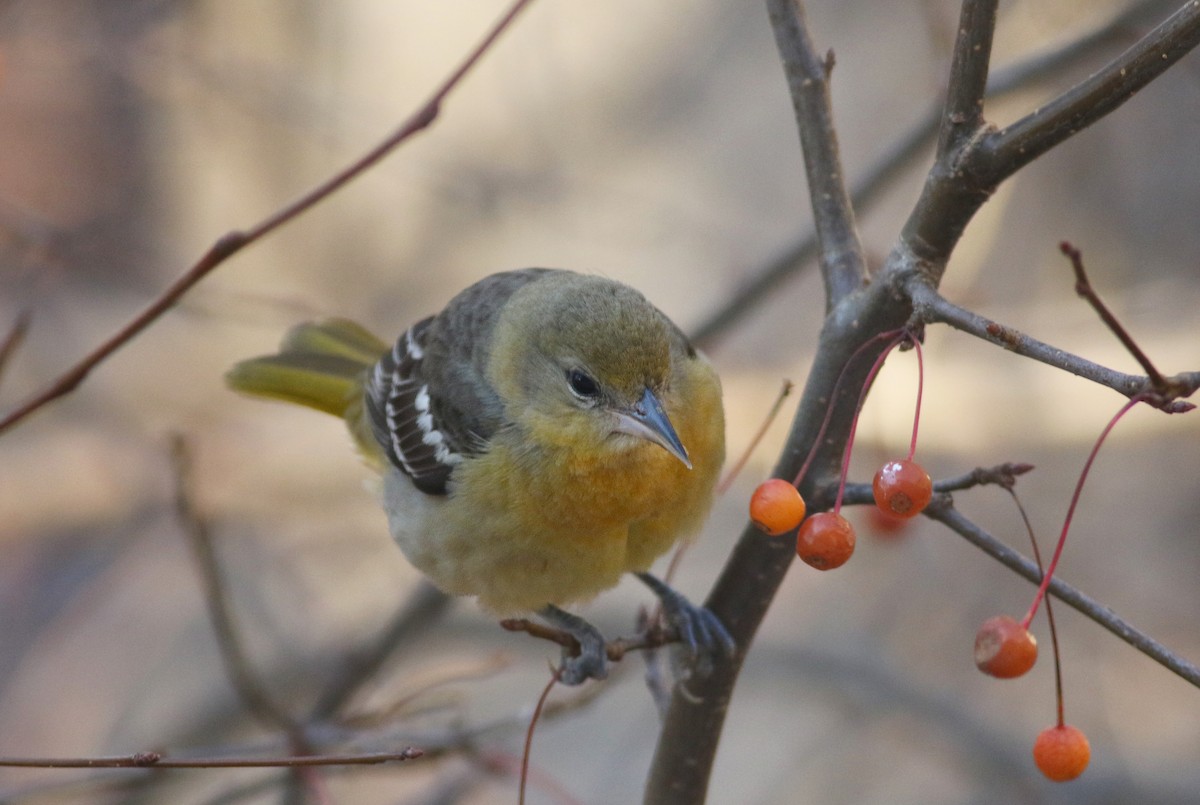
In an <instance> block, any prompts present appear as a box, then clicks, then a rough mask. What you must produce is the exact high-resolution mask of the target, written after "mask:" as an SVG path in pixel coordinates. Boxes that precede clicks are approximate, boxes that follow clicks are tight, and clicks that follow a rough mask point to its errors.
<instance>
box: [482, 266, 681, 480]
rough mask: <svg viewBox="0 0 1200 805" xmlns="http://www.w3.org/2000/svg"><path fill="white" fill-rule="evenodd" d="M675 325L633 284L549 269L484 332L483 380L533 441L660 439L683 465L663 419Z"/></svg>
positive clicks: (628, 443)
mask: <svg viewBox="0 0 1200 805" xmlns="http://www.w3.org/2000/svg"><path fill="white" fill-rule="evenodd" d="M678 341H679V336H678V334H677V333H676V331H675V330H674V326H673V325H672V324H671V323H670V322H669V321H668V320H667V319H666V317H665V316H664V315H663V314H662V313H661V312H659V310H658V309H657V308H655V307H654V306H653V305H651V304H650V303H649V302H648V301H647V300H646V298H645V297H643V296H642V295H641V294H640V293H638V292H637V291H635V290H634V289H632V288H630V287H628V286H626V285H622V284H620V283H617V282H614V281H612V280H608V279H604V278H602V277H594V276H587V275H581V274H571V273H566V272H564V273H562V274H557V273H556V274H552V275H548V276H546V277H544V278H542V279H539V280H538V281H536V282H532V283H530V284H529V285H527V286H525V287H524V288H522V289H521V290H520V291H518V292H517V293H516V294H514V295H513V297H512V299H511V300H509V302H508V304H507V305H506V306H505V310H504V313H503V315H502V317H501V319H500V321H499V323H498V324H497V327H496V331H495V334H494V339H493V353H492V361H491V366H492V367H493V377H492V378H491V379H492V382H493V384H494V386H495V388H496V389H497V391H499V392H500V394H501V397H503V398H504V399H505V401H506V404H507V405H508V406H509V407H510V412H511V414H510V415H511V417H512V418H513V419H514V421H517V422H520V423H521V424H522V425H524V426H526V427H528V428H529V429H530V430H531V431H532V433H533V435H534V436H535V438H536V439H537V440H538V441H541V442H543V443H547V444H554V445H556V446H576V447H581V448H583V449H607V450H612V449H616V450H618V451H622V452H624V451H625V450H628V449H633V448H636V447H637V446H638V445H640V444H646V443H652V444H655V445H658V446H659V447H662V448H663V449H664V450H666V451H667V452H668V453H670V454H671V455H673V456H675V458H677V459H679V461H681V462H683V464H684V465H685V466H687V467H688V468H689V469H690V468H691V466H692V464H691V461H690V459H689V458H688V454H687V450H686V448H685V447H684V445H683V443H682V442H681V441H680V439H679V436H678V435H677V434H676V432H675V427H674V426H673V425H672V423H671V418H670V411H671V410H672V408H673V405H674V403H675V398H674V397H672V396H671V380H672V373H673V372H674V371H677V368H678V367H676V366H674V365H673V362H674V361H678V360H681V359H683V357H684V356H683V355H682V354H676V353H681V347H680V346H679V344H678Z"/></svg>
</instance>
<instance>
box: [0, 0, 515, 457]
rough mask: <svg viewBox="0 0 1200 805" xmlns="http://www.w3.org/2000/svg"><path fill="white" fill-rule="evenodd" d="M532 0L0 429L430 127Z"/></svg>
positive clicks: (212, 250)
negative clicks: (362, 143)
mask: <svg viewBox="0 0 1200 805" xmlns="http://www.w3.org/2000/svg"><path fill="white" fill-rule="evenodd" d="M531 1H532V0H514V2H513V4H512V6H511V7H509V9H508V11H507V12H505V14H504V15H503V16H502V17H501V18H500V20H499V21H498V22H497V23H496V24H495V25H494V26H493V28H492V29H491V31H489V32H488V34H487V35H486V36H485V37H484V39H483V41H482V42H480V43H479V45H478V46H476V47H475V49H474V50H472V51H471V52H470V53H469V54H467V56H466V57H465V58H464V59H463V60H462V62H461V63H460V64H459V65H458V67H457V68H456V69H455V70H454V72H452V73H451V74H450V75H449V76H448V77H447V78H446V79H445V80H444V81H443V82H442V84H441V86H439V87H438V88H437V89H436V90H434V92H433V93H432V94H431V95H430V96H429V98H428V99H427V100H426V101H425V102H424V103H423V104H422V105H421V106H420V107H419V108H418V109H417V111H416V112H414V113H413V114H412V115H411V116H409V118H408V120H406V121H405V122H404V123H403V124H401V125H400V127H399V128H398V129H396V130H395V131H394V132H393V133H392V134H390V135H389V136H388V137H387V138H386V139H384V140H383V141H382V142H381V143H379V144H378V145H376V146H375V147H374V148H372V149H371V150H370V151H368V152H367V153H366V154H364V155H363V156H361V157H359V158H358V159H357V160H355V161H354V162H353V163H351V164H350V165H348V166H347V167H346V168H344V169H343V170H341V171H339V172H338V173H336V174H334V175H333V176H331V177H330V178H328V179H326V180H325V181H323V182H321V183H320V184H319V185H317V186H316V187H314V188H313V189H312V190H310V191H308V192H307V193H305V194H304V195H303V196H301V197H300V198H298V199H296V200H295V201H293V202H291V203H290V204H287V205H286V206H284V207H282V208H280V209H279V210H277V211H276V212H274V213H272V214H271V215H269V216H268V217H266V218H265V219H263V220H262V221H260V222H259V223H257V224H255V225H254V226H252V227H251V228H250V229H247V230H244V231H233V232H228V233H226V234H225V235H223V236H222V237H220V238H219V239H218V240H217V242H216V243H214V244H213V245H212V246H211V247H209V249H208V251H207V252H205V254H204V256H203V257H201V258H200V259H199V260H198V261H197V262H196V263H195V264H193V265H192V267H191V268H189V269H188V270H187V271H185V272H183V274H182V275H181V276H180V277H179V278H178V279H176V280H175V281H174V282H173V283H171V285H170V286H168V287H167V289H166V290H165V291H163V292H162V294H161V295H159V297H158V298H157V299H155V300H154V301H153V302H151V303H150V304H149V305H147V306H146V307H145V308H144V309H143V310H142V312H141V313H138V314H137V315H136V316H134V317H133V318H132V319H131V320H130V321H129V322H128V323H126V324H125V325H124V326H123V327H121V328H120V329H119V330H117V332H116V333H114V334H113V335H112V336H110V337H109V338H108V339H107V340H105V341H104V342H103V343H102V344H100V346H98V347H96V348H95V349H94V350H92V351H91V352H90V353H88V354H87V355H85V356H84V357H83V358H82V359H81V360H80V361H79V362H78V363H76V364H75V365H74V366H72V367H71V368H70V369H68V370H67V371H66V372H64V373H63V374H62V375H60V376H59V377H58V378H57V379H56V380H54V381H53V382H51V383H50V384H49V385H48V386H46V387H45V388H44V389H42V390H41V391H39V392H37V393H36V394H34V395H33V396H32V397H30V398H29V399H28V400H26V401H25V402H24V403H22V404H20V405H19V406H17V408H16V409H15V410H13V411H10V412H9V413H8V414H7V415H5V416H4V417H2V418H0V434H3V433H4V431H6V430H8V429H9V428H11V427H12V426H14V425H16V424H17V423H18V422H20V421H22V420H23V419H25V418H26V417H28V416H29V415H30V414H32V413H33V412H35V411H37V410H39V409H41V408H42V407H43V406H45V405H47V404H48V403H51V402H53V401H54V400H57V399H58V398H60V397H64V396H66V395H67V394H70V393H71V392H72V391H74V390H75V389H76V388H77V387H78V386H79V384H80V383H82V382H83V381H84V380H85V379H86V378H87V376H88V375H89V374H90V373H91V371H92V370H93V369H95V368H96V367H97V366H99V365H100V364H101V363H103V362H104V361H105V360H106V359H107V358H108V357H109V356H111V355H112V354H113V353H114V352H116V351H117V350H119V349H120V348H121V347H123V346H125V344H127V343H129V342H130V341H131V340H133V338H134V337H136V336H137V335H139V334H140V333H141V332H142V331H143V330H145V329H146V328H147V327H149V326H150V325H151V324H153V323H154V322H156V321H157V320H158V318H159V317H160V316H162V314H164V313H166V312H167V311H168V310H170V309H171V308H172V307H174V306H175V303H176V302H178V301H179V300H180V299H181V298H182V297H183V295H184V294H186V293H187V292H188V291H189V290H191V288H192V287H193V286H194V285H196V283H198V282H200V280H202V279H204V278H205V277H206V276H208V274H209V273H211V272H212V270H213V269H215V268H216V267H217V266H219V265H221V264H222V263H224V262H225V261H226V260H228V259H229V258H230V257H232V256H233V255H235V254H237V253H238V252H240V251H241V250H242V249H244V248H246V247H247V246H249V245H250V244H251V243H254V242H255V241H257V240H260V239H261V238H263V237H265V236H266V235H268V234H270V233H271V232H274V231H275V230H276V229H278V228H280V227H281V226H283V225H284V224H287V223H289V222H291V221H292V220H294V219H295V218H297V217H299V216H300V215H301V214H303V213H305V212H307V211H308V210H310V209H312V208H313V207H315V206H316V205H317V204H318V203H320V202H321V201H324V200H325V199H326V198H328V197H329V196H330V195H332V194H333V193H334V192H336V191H337V190H339V189H341V188H342V187H343V186H344V185H346V184H348V183H349V182H351V181H352V180H354V179H356V178H358V177H359V176H361V175H362V174H363V173H364V172H366V171H367V170H368V169H369V168H371V167H372V166H374V165H375V164H376V163H377V162H379V161H380V160H382V159H383V158H384V157H386V156H387V155H388V154H390V153H391V152H392V151H393V150H395V149H396V148H397V147H398V146H399V145H400V144H401V143H403V142H405V141H406V140H408V139H409V138H410V137H412V136H413V135H414V134H417V133H418V132H420V131H423V130H424V129H426V128H428V127H429V126H430V125H431V124H432V123H433V122H434V121H435V120H437V117H438V114H439V112H440V111H441V106H442V102H443V101H445V100H446V98H447V97H448V96H449V94H450V92H451V91H452V90H453V89H454V88H455V87H456V86H458V84H459V82H461V81H462V79H463V77H464V76H466V74H467V73H468V72H469V71H470V70H471V68H472V67H474V66H475V64H476V63H477V62H478V61H479V60H480V58H482V57H483V55H484V54H485V53H486V52H487V51H488V49H489V48H491V46H492V44H493V43H494V42H495V41H496V39H497V38H498V37H499V36H500V34H501V33H503V31H504V30H505V29H506V28H507V27H508V26H509V24H510V23H511V22H512V21H513V20H514V19H515V18H516V16H517V14H519V13H520V12H521V11H522V10H523V9H524V8H525V7H526V6H527V5H529V3H530V2H531Z"/></svg>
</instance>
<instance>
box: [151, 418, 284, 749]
mask: <svg viewBox="0 0 1200 805" xmlns="http://www.w3.org/2000/svg"><path fill="white" fill-rule="evenodd" d="M171 462H172V469H173V470H174V474H175V513H176V517H177V519H178V520H179V524H180V526H181V527H182V528H183V530H184V533H185V534H186V535H187V538H188V543H189V544H190V545H191V548H192V552H193V555H194V556H195V558H196V566H197V568H198V570H199V572H200V581H201V584H202V585H203V587H204V601H205V603H206V605H207V606H208V614H209V619H210V620H211V621H212V627H213V632H214V633H215V634H216V637H217V645H218V647H219V649H220V653H221V660H222V662H224V664H225V671H226V673H227V674H228V675H229V681H230V683H232V685H233V687H234V690H236V691H237V694H238V697H239V698H240V699H241V700H242V702H243V703H244V704H245V705H246V707H247V709H249V710H250V712H252V713H253V714H254V715H255V716H257V717H258V718H259V719H260V720H262V721H263V722H265V723H267V724H269V725H272V726H276V727H280V728H282V729H284V730H285V731H287V732H288V733H290V734H293V735H295V734H298V733H299V725H298V723H297V722H296V720H295V719H294V718H292V716H291V715H290V714H288V712H287V711H286V710H285V709H284V708H283V707H281V706H280V705H279V703H278V702H276V701H275V700H274V699H273V698H272V697H271V695H270V694H269V693H268V692H267V690H266V688H265V687H264V686H263V685H262V684H261V682H260V681H259V678H258V675H257V674H256V673H255V671H254V670H253V668H252V667H251V665H250V660H249V658H248V657H247V656H246V650H245V648H244V646H243V643H242V639H241V634H240V632H239V630H238V628H237V624H236V619H235V617H234V614H233V611H232V610H231V609H230V606H229V597H228V593H227V591H226V589H225V580H224V576H223V575H222V573H221V567H220V563H219V562H218V561H217V556H216V551H215V549H214V547H213V540H212V534H211V529H210V528H209V524H208V521H207V520H205V519H204V518H203V517H202V516H201V515H200V514H199V513H198V512H197V511H196V507H195V504H194V503H193V502H192V491H191V466H192V462H191V456H190V455H189V452H188V447H187V442H185V441H184V439H183V437H182V436H179V435H176V436H175V437H174V438H173V439H172V441H171Z"/></svg>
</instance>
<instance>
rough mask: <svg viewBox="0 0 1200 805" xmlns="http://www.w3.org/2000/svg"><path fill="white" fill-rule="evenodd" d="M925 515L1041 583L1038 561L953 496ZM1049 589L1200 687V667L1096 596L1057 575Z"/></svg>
mask: <svg viewBox="0 0 1200 805" xmlns="http://www.w3.org/2000/svg"><path fill="white" fill-rule="evenodd" d="M924 513H925V515H926V516H927V517H929V518H930V519H932V520H936V521H937V522H939V523H941V524H942V525H944V526H946V527H947V528H949V529H950V530H951V531H953V532H954V533H956V534H958V535H959V536H961V537H963V538H964V539H966V540H967V541H968V542H970V543H971V544H972V545H974V546H975V547H977V548H979V549H980V550H981V551H983V552H984V553H986V554H987V555H988V556H990V557H992V558H993V559H995V560H996V561H998V562H1000V563H1001V564H1002V565H1004V566H1005V567H1007V568H1008V569H1010V570H1012V571H1013V572H1015V573H1016V574H1017V575H1019V576H1021V577H1023V578H1025V579H1026V580H1028V581H1030V582H1031V583H1033V584H1040V583H1041V581H1042V574H1041V572H1040V571H1039V570H1038V567H1037V565H1036V564H1034V562H1033V561H1031V560H1030V559H1027V558H1026V557H1024V556H1022V555H1021V554H1020V553H1018V552H1016V551H1014V550H1013V549H1012V548H1009V547H1008V546H1007V545H1005V544H1004V543H1002V542H1000V541H999V540H997V539H996V538H995V537H993V536H992V535H990V534H988V533H987V532H986V531H984V530H983V529H982V528H980V527H979V526H977V525H975V524H974V523H972V522H971V521H970V520H969V519H967V518H966V517H964V516H963V514H962V513H961V512H959V511H958V510H957V509H955V508H954V503H953V501H952V500H951V499H950V496H949V495H939V496H935V497H934V500H933V502H932V503H930V504H929V506H928V507H926V509H925V512H924ZM1049 592H1050V593H1051V594H1052V595H1054V597H1055V598H1058V599H1059V600H1060V601H1062V602H1063V603H1065V604H1067V605H1068V606H1071V607H1073V608H1074V609H1076V610H1078V611H1079V612H1080V613H1082V614H1083V615H1085V616H1086V617H1087V618H1088V619H1090V620H1093V621H1095V622H1096V623H1098V624H1100V625H1101V626H1103V627H1104V628H1105V629H1107V630H1108V631H1110V632H1112V633H1113V634H1114V635H1116V636H1117V637H1119V638H1121V639H1122V640H1124V641H1125V642H1126V643H1128V644H1129V645H1131V646H1133V647H1134V648H1136V649H1137V650H1138V651H1140V652H1142V653H1143V654H1145V655H1146V656H1147V657H1150V658H1151V659H1153V660H1154V661H1156V662H1158V663H1159V664H1161V665H1162V666H1164V667H1165V668H1167V669H1168V670H1170V671H1171V672H1172V673H1174V674H1175V675H1177V676H1179V677H1180V678H1182V679H1185V680H1187V681H1188V682H1190V683H1191V684H1193V685H1195V686H1196V687H1200V668H1198V667H1196V665H1195V664H1193V663H1191V662H1189V661H1188V660H1186V659H1184V658H1183V657H1180V656H1179V655H1177V654H1175V653H1174V652H1172V651H1171V650H1170V649H1168V648H1167V647H1166V646H1164V645H1163V644H1161V643H1159V642H1158V641H1157V640H1155V639H1154V638H1152V637H1151V636H1150V635H1148V634H1146V633H1145V632H1143V631H1142V630H1140V629H1138V628H1137V627H1135V626H1134V625H1133V624H1131V623H1129V622H1128V621H1126V620H1124V619H1123V618H1121V617H1119V616H1118V615H1117V614H1116V613H1115V612H1113V611H1112V610H1111V609H1109V608H1108V607H1106V606H1104V605H1103V604H1102V603H1100V602H1099V601H1097V600H1095V599H1094V598H1092V597H1090V596H1088V595H1086V594H1084V593H1083V592H1081V591H1079V590H1077V589H1075V588H1074V587H1072V586H1071V585H1069V584H1067V583H1066V582H1064V581H1063V580H1062V579H1060V578H1058V577H1055V578H1054V579H1052V580H1051V582H1050V588H1049Z"/></svg>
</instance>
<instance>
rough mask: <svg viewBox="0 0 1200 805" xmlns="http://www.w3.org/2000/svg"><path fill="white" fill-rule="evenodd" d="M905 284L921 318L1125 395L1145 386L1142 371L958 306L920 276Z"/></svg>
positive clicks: (914, 311) (1145, 381)
mask: <svg viewBox="0 0 1200 805" xmlns="http://www.w3.org/2000/svg"><path fill="white" fill-rule="evenodd" d="M906 288H907V290H908V292H909V295H910V298H911V299H912V303H913V315H914V316H916V317H918V318H919V319H920V320H921V321H923V322H926V323H934V322H940V323H942V324H948V325H950V326H951V327H953V328H955V329H956V330H961V331H963V332H964V333H969V334H971V335H973V336H975V337H976V338H982V339H983V340H984V341H988V342H990V343H992V344H996V345H997V346H1001V347H1004V349H1007V350H1008V351H1010V352H1013V353H1016V354H1017V355H1021V356H1023V357H1026V358H1032V359H1033V360H1035V361H1040V362H1041V363H1044V364H1046V365H1047V366H1053V367H1054V368H1055V369H1062V370H1063V371H1066V372H1070V373H1071V374H1073V375H1078V376H1079V377H1082V378H1084V379H1085V380H1091V381H1092V382H1093V383H1099V384H1100V385H1102V386H1108V387H1109V388H1110V389H1112V390H1114V391H1116V392H1119V393H1120V394H1123V395H1125V396H1126V397H1132V396H1133V395H1135V394H1138V393H1139V392H1141V391H1144V390H1145V389H1146V388H1147V386H1148V382H1149V381H1148V379H1147V378H1146V377H1144V376H1142V375H1129V374H1125V373H1124V372H1117V371H1114V370H1112V369H1109V368H1107V367H1105V366H1101V365H1100V364H1098V363H1093V362H1092V361H1089V360H1087V359H1086V358H1081V357H1079V356H1078V355H1073V354H1071V353H1070V352H1067V351H1065V350H1062V349H1059V348H1058V347H1052V346H1050V345H1049V344H1046V343H1044V342H1042V341H1038V340H1037V339H1036V338H1030V337H1029V336H1027V335H1025V334H1024V333H1022V332H1020V331H1019V330H1017V329H1015V328H1013V327H1009V326H1007V325H1004V324H1000V323H998V322H995V321H992V320H991V319H987V318H984V317H983V316H980V315H979V314H978V313H973V312H972V311H970V310H966V309H965V308H961V307H959V306H958V305H955V304H954V303H953V302H950V301H949V300H947V299H946V298H945V297H943V296H942V295H941V294H939V293H938V292H937V291H935V290H934V289H933V288H932V287H931V286H930V285H929V284H928V283H927V282H926V281H925V280H924V279H923V278H922V277H918V276H913V277H912V278H911V279H910V281H909V282H908V283H906Z"/></svg>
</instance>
